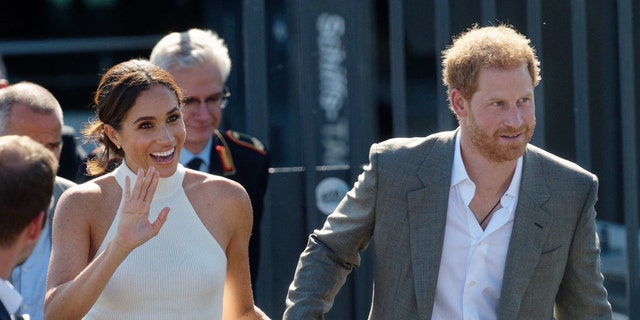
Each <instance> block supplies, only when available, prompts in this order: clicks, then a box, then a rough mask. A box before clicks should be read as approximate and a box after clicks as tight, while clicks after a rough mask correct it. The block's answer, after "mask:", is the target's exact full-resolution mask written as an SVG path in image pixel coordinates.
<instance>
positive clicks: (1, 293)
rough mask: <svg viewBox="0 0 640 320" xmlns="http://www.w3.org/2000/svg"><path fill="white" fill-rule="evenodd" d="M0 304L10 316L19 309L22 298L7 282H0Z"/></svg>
mask: <svg viewBox="0 0 640 320" xmlns="http://www.w3.org/2000/svg"><path fill="white" fill-rule="evenodd" d="M0 303H2V305H4V308H5V309H7V312H9V314H10V315H13V314H15V313H16V312H17V311H18V309H19V308H20V304H21V303H22V296H21V295H20V293H19V292H18V291H16V289H14V288H13V286H12V285H11V283H10V282H9V281H6V280H0Z"/></svg>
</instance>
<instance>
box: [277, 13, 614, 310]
mask: <svg viewBox="0 0 640 320" xmlns="http://www.w3.org/2000/svg"><path fill="white" fill-rule="evenodd" d="M539 64H540V63H539V61H538V58H537V57H536V54H535V50H534V49H533V48H532V47H531V45H530V41H529V39H527V38H526V37H525V36H523V35H522V34H520V33H518V32H517V31H516V30H515V29H514V28H513V27H511V26H507V25H500V26H492V27H483V28H480V27H477V26H473V27H472V28H470V29H469V30H467V31H466V32H464V33H463V34H462V35H460V36H458V37H456V38H455V39H454V42H453V44H452V45H451V46H450V47H448V48H447V49H446V50H444V51H443V82H444V84H445V85H446V86H447V92H448V97H449V102H450V109H451V111H452V112H453V113H454V115H455V116H456V118H457V119H458V122H459V127H458V128H457V129H456V130H454V131H451V132H440V133H436V134H433V135H430V136H428V137H425V138H398V139H391V140H388V141H385V142H382V143H378V144H374V145H373V146H372V147H371V150H370V154H369V160H370V162H369V164H368V165H367V166H365V168H364V172H363V173H362V174H361V175H360V176H359V178H358V181H357V182H356V183H355V185H354V187H353V189H352V190H351V191H350V192H349V193H347V195H346V196H345V198H344V199H343V200H342V202H341V203H340V204H339V205H338V207H337V208H336V209H335V211H334V212H333V213H332V214H331V215H330V216H329V217H328V218H327V221H326V222H325V224H324V226H323V228H322V229H321V230H316V231H314V232H313V233H312V234H311V236H310V237H309V242H308V245H307V248H306V249H305V251H304V252H303V253H302V254H301V256H300V260H299V262H298V267H297V270H296V274H295V276H294V279H293V282H292V284H291V286H290V288H289V293H288V295H287V299H286V304H287V309H286V310H285V314H284V318H285V319H321V318H323V315H324V314H325V313H326V312H328V311H329V309H330V308H331V305H332V303H333V299H334V297H335V295H336V294H337V292H338V291H339V289H340V287H341V285H342V284H343V283H344V282H345V280H346V277H347V276H348V274H349V273H350V271H351V270H352V269H353V267H356V266H358V265H359V263H360V257H359V252H360V251H361V250H364V249H365V248H366V247H367V246H368V244H369V243H370V242H373V243H375V245H374V248H373V250H374V256H375V262H374V263H375V267H374V270H375V271H374V280H375V286H374V289H373V290H374V294H373V299H372V306H371V311H370V312H371V313H370V315H369V316H370V319H553V318H554V317H555V319H611V318H612V312H611V305H610V304H609V302H608V300H607V291H606V290H605V288H604V285H603V276H602V273H601V271H600V248H599V244H598V239H597V234H596V225H595V216H596V212H595V209H594V205H595V203H596V200H597V193H598V179H597V177H596V176H595V175H593V174H591V173H589V172H587V171H586V170H584V169H582V168H580V167H579V166H578V165H576V164H574V163H571V162H569V161H567V160H564V159H561V158H559V157H557V156H554V155H552V154H550V153H548V152H546V151H543V150H541V149H539V148H537V147H535V146H532V145H530V144H529V141H530V139H531V137H532V135H533V132H534V128H535V122H536V119H535V104H534V88H535V87H536V86H537V85H538V83H539V81H540V75H539V72H540V67H539Z"/></svg>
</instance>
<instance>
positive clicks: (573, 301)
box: [554, 176, 612, 320]
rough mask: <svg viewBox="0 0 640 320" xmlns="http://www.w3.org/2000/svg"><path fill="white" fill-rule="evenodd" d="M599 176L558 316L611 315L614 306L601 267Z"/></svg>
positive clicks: (562, 285)
mask: <svg viewBox="0 0 640 320" xmlns="http://www.w3.org/2000/svg"><path fill="white" fill-rule="evenodd" d="M597 194H598V180H597V178H596V177H595V176H593V180H592V184H591V188H590V189H589V194H588V196H587V198H586V201H585V203H584V207H583V209H582V214H581V215H580V217H579V220H578V223H577V226H576V230H575V233H574V237H573V240H572V242H571V248H570V253H569V258H568V261H567V266H566V269H565V275H564V277H563V279H562V282H561V283H560V288H559V290H558V295H557V296H556V303H555V308H554V309H555V310H554V311H555V312H554V313H555V318H556V319H558V320H563V319H565V320H568V319H611V318H612V310H611V305H610V304H609V302H608V298H607V291H606V289H605V288H604V285H603V280H604V279H603V275H602V272H601V270H600V245H599V241H598V235H597V232H596V222H595V221H596V219H595V218H596V210H595V208H594V206H595V203H596V200H597Z"/></svg>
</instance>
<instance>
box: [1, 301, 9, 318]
mask: <svg viewBox="0 0 640 320" xmlns="http://www.w3.org/2000/svg"><path fill="white" fill-rule="evenodd" d="M0 320H11V316H10V315H9V312H8V311H7V308H5V307H4V304H2V302H0Z"/></svg>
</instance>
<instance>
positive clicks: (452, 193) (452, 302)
mask: <svg viewBox="0 0 640 320" xmlns="http://www.w3.org/2000/svg"><path fill="white" fill-rule="evenodd" d="M521 178H522V157H520V158H519V159H518V162H517V165H516V169H515V173H514V175H513V178H512V180H511V183H510V185H509V188H508V189H507V191H506V192H505V194H504V195H503V196H502V198H501V199H500V204H501V208H500V209H498V210H497V211H495V213H494V214H493V217H492V218H491V220H489V223H488V225H487V227H486V229H485V230H482V228H481V227H480V224H479V223H478V220H477V219H476V217H475V215H474V214H473V212H472V211H471V209H469V203H471V199H472V198H473V195H474V194H475V189H476V187H475V184H474V183H473V181H471V179H470V178H469V175H468V174H467V171H466V169H465V166H464V162H463V161H462V155H461V152H460V135H459V134H458V136H457V137H456V145H455V154H454V160H453V167H452V174H451V188H450V190H449V205H448V209H447V222H446V230H445V237H444V245H443V249H442V250H443V251H442V252H443V253H442V257H441V262H440V272H439V274H438V285H437V288H436V297H435V301H434V306H433V316H432V319H443V320H444V319H465V320H475V319H478V320H480V319H496V317H497V309H498V302H499V301H500V290H501V289H502V278H503V276H504V265H505V261H506V257H507V249H508V247H509V240H510V238H511V231H512V229H513V220H514V218H515V208H516V204H517V203H518V193H519V189H520V181H521Z"/></svg>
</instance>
